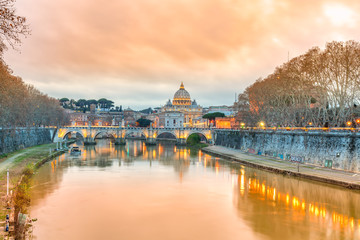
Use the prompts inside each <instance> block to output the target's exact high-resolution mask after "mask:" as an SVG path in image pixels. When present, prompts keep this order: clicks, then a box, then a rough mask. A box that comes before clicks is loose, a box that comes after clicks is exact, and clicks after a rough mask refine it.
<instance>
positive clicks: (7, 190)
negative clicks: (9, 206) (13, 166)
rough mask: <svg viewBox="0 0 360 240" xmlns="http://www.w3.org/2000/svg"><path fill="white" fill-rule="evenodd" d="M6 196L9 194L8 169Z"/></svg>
mask: <svg viewBox="0 0 360 240" xmlns="http://www.w3.org/2000/svg"><path fill="white" fill-rule="evenodd" d="M6 175H7V184H6V196H7V197H8V196H9V169H8V170H7V174H6Z"/></svg>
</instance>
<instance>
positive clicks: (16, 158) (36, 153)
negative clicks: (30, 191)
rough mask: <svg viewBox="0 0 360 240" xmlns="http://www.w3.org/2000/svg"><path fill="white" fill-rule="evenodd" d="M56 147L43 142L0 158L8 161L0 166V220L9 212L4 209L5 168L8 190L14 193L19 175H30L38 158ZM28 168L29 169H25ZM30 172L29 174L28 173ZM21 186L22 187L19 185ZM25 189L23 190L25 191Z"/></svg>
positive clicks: (46, 154) (46, 155) (45, 156)
mask: <svg viewBox="0 0 360 240" xmlns="http://www.w3.org/2000/svg"><path fill="white" fill-rule="evenodd" d="M55 147H56V144H54V143H50V144H43V145H38V146H34V147H30V148H26V149H21V150H18V151H15V152H12V153H9V154H7V157H6V158H4V159H1V161H0V162H1V163H3V164H4V162H5V161H10V162H9V163H8V164H7V166H6V168H5V169H4V168H2V170H1V172H0V222H2V221H4V220H5V217H6V214H9V212H10V211H9V210H7V209H6V205H7V203H6V185H7V181H6V169H7V168H9V170H10V171H9V172H10V188H9V189H10V190H13V192H14V193H13V194H15V191H14V190H15V189H14V188H15V187H16V186H17V184H18V183H19V181H20V178H21V176H22V175H23V174H24V173H27V172H28V173H29V174H25V175H28V176H31V175H32V173H31V170H32V171H33V169H34V166H35V164H36V163H37V162H39V161H40V160H42V159H44V158H47V157H48V156H49V155H50V149H54V148H55ZM27 169H29V171H28V170H27ZM30 173H31V174H30ZM21 188H22V187H21ZM23 190H26V189H23ZM26 192H27V191H25V193H26ZM0 226H1V227H3V226H4V223H3V224H0ZM1 235H2V234H0V239H1Z"/></svg>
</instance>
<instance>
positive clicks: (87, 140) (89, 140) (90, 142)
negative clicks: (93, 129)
mask: <svg viewBox="0 0 360 240" xmlns="http://www.w3.org/2000/svg"><path fill="white" fill-rule="evenodd" d="M84 145H96V142H95V140H94V139H93V138H92V137H86V138H85V139H84Z"/></svg>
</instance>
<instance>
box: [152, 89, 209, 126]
mask: <svg viewBox="0 0 360 240" xmlns="http://www.w3.org/2000/svg"><path fill="white" fill-rule="evenodd" d="M202 116H203V108H202V107H201V106H199V105H198V104H197V103H196V101H195V100H193V101H191V98H190V94H189V92H188V91H186V89H185V87H184V84H183V83H181V85H180V89H179V90H177V91H176V92H175V94H174V98H173V100H172V101H171V100H170V99H169V100H168V102H167V103H166V104H165V105H164V106H163V107H162V108H161V110H160V113H159V124H158V125H159V126H158V127H164V128H175V127H179V126H182V127H207V121H206V120H204V119H202Z"/></svg>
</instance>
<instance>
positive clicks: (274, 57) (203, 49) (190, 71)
mask: <svg viewBox="0 0 360 240" xmlns="http://www.w3.org/2000/svg"><path fill="white" fill-rule="evenodd" d="M15 6H16V8H17V10H18V11H17V12H18V14H19V15H21V16H25V17H26V18H27V20H28V22H29V24H30V28H31V30H32V34H31V35H30V36H29V37H27V38H26V39H24V40H23V44H22V45H21V46H20V47H19V49H20V52H17V51H14V50H11V49H10V50H9V51H8V52H7V53H6V54H5V61H6V62H7V63H8V64H9V65H10V67H11V68H12V69H13V71H14V74H16V75H18V76H21V77H22V78H23V79H24V81H25V82H27V83H30V84H33V85H35V87H37V88H38V89H40V90H41V91H43V92H45V93H47V94H48V95H50V96H53V97H56V98H60V97H68V98H74V99H79V98H86V99H91V98H95V99H99V98H101V97H105V98H108V99H111V100H113V101H115V104H116V105H120V104H121V105H123V107H128V106H130V107H132V108H134V109H141V108H145V107H149V106H151V107H157V106H160V105H163V104H165V102H166V100H167V99H169V98H172V97H173V94H174V93H175V91H176V90H177V89H178V88H179V85H180V83H181V81H183V82H184V85H185V88H186V89H187V90H188V91H189V93H190V95H191V97H192V98H193V99H194V98H195V99H196V100H197V102H198V103H199V104H200V105H202V106H209V105H224V104H225V105H231V104H232V103H233V102H234V98H235V93H239V92H241V91H243V90H244V89H245V88H246V87H247V86H248V85H250V84H251V83H253V82H254V81H255V80H256V79H257V78H259V77H265V76H267V75H268V74H270V73H271V72H272V71H273V70H274V68H275V67H276V66H278V65H281V64H282V63H283V62H286V61H287V59H288V54H289V56H290V58H291V57H295V56H297V55H300V54H302V53H304V52H306V51H307V50H308V49H309V48H311V47H313V46H319V47H324V46H325V44H326V42H330V41H334V40H337V41H346V40H357V41H360V39H359V38H360V32H359V26H360V25H359V24H360V22H359V21H360V16H359V14H360V1H359V0H333V1H325V0H106V1H100V0H76V1H74V0H31V1H29V0H17V2H16V5H15Z"/></svg>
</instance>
